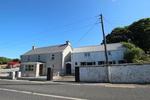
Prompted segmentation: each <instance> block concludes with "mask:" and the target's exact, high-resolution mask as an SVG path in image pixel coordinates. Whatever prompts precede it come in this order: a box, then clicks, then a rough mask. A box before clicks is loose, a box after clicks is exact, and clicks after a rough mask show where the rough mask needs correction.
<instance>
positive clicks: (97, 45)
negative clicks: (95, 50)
mask: <svg viewBox="0 0 150 100" xmlns="http://www.w3.org/2000/svg"><path fill="white" fill-rule="evenodd" d="M112 44H121V43H120V42H119V43H108V44H107V45H112ZM103 45H104V44H100V45H89V46H82V47H77V48H73V49H79V48H86V47H87V48H88V47H96V46H103Z"/></svg>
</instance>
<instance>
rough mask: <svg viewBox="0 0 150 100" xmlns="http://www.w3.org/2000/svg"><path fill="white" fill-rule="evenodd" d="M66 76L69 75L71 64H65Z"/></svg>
mask: <svg viewBox="0 0 150 100" xmlns="http://www.w3.org/2000/svg"><path fill="white" fill-rule="evenodd" d="M66 75H71V64H66Z"/></svg>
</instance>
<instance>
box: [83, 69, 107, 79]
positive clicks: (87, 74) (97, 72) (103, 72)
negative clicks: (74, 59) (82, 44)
mask: <svg viewBox="0 0 150 100" xmlns="http://www.w3.org/2000/svg"><path fill="white" fill-rule="evenodd" d="M107 70H108V69H107V67H80V81H81V82H107V81H108V78H107V77H108V76H107V75H108V74H107Z"/></svg>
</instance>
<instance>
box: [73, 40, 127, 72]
mask: <svg viewBox="0 0 150 100" xmlns="http://www.w3.org/2000/svg"><path fill="white" fill-rule="evenodd" d="M107 51H108V61H109V64H118V63H123V61H124V59H123V56H124V51H125V48H124V47H123V45H122V44H121V43H113V44H107ZM71 63H72V73H74V71H75V67H76V66H98V65H103V64H105V51H104V45H96V46H86V47H80V48H74V49H73V52H72V54H71Z"/></svg>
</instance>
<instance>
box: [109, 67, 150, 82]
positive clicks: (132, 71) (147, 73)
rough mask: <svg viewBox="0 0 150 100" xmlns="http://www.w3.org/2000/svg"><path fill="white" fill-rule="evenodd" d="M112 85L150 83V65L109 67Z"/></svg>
mask: <svg viewBox="0 0 150 100" xmlns="http://www.w3.org/2000/svg"><path fill="white" fill-rule="evenodd" d="M109 77H110V82H112V83H148V82H150V64H149V65H127V66H112V67H109Z"/></svg>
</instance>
